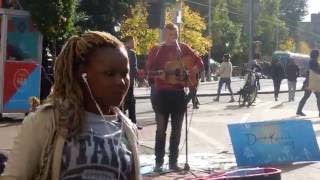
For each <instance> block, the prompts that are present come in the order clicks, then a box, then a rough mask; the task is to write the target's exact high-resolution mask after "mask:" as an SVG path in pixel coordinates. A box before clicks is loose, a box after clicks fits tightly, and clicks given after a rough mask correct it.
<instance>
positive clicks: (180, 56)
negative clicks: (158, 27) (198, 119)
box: [176, 41, 191, 171]
mask: <svg viewBox="0 0 320 180" xmlns="http://www.w3.org/2000/svg"><path fill="white" fill-rule="evenodd" d="M176 45H177V50H178V61H179V62H180V65H181V67H182V71H183V75H185V76H186V78H187V81H188V82H189V83H190V84H191V80H190V76H189V74H188V72H187V70H186V67H185V66H184V64H183V62H182V60H181V58H182V51H181V48H180V45H179V42H178V41H176ZM185 113H186V114H185V120H186V123H185V133H186V162H185V164H184V170H185V171H189V170H190V165H189V159H188V154H189V151H188V150H189V149H188V103H186V107H185Z"/></svg>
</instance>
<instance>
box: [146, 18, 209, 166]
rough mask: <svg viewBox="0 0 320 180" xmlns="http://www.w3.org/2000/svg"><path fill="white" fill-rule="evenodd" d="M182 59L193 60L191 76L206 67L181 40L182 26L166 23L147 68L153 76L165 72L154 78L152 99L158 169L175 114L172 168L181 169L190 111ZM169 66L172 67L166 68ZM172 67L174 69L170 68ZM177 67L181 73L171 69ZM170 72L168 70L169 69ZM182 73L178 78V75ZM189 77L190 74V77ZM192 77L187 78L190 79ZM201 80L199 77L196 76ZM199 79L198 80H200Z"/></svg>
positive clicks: (149, 58)
mask: <svg viewBox="0 0 320 180" xmlns="http://www.w3.org/2000/svg"><path fill="white" fill-rule="evenodd" d="M181 62H189V63H190V64H191V65H192V66H191V67H189V68H190V69H187V70H188V72H189V77H191V76H192V77H193V75H197V74H198V73H200V72H201V71H202V69H203V63H202V60H201V58H200V57H199V56H198V55H197V54H196V53H195V52H194V50H192V49H191V48H190V47H189V46H188V45H187V44H184V43H180V42H178V27H177V26H176V25H175V24H172V23H169V24H166V25H165V27H164V42H162V43H161V44H159V45H156V46H154V47H152V48H151V50H150V51H149V54H148V60H147V64H146V67H147V68H146V69H147V71H148V75H149V77H151V74H152V73H153V72H155V73H158V72H162V75H163V76H161V75H159V76H155V77H153V78H152V80H153V82H154V83H153V85H151V102H152V106H153V109H154V111H155V120H156V123H157V124H156V126H157V130H156V140H155V157H156V159H155V168H154V171H156V172H159V171H162V168H163V163H164V155H165V145H166V131H167V125H168V123H169V117H171V135H170V145H169V149H170V153H169V169H171V170H173V171H179V170H181V168H180V167H179V166H178V156H179V143H180V137H181V129H182V123H183V117H184V113H185V111H186V106H187V104H186V94H185V92H184V87H185V85H184V83H182V84H181V79H185V76H183V77H180V76H179V75H180V74H181V73H180V72H182V74H186V72H184V71H185V70H186V69H185V67H184V66H182V65H181V64H182V63H181ZM166 68H169V70H168V69H166ZM170 68H172V69H174V70H172V69H171V70H170ZM170 71H174V72H177V73H173V74H172V73H170ZM167 72H168V73H167ZM177 75H178V78H177ZM187 78H188V77H187ZM189 80H190V81H191V78H190V79H188V80H187V82H188V83H189ZM195 80H196V81H198V79H195ZM196 83H197V82H196Z"/></svg>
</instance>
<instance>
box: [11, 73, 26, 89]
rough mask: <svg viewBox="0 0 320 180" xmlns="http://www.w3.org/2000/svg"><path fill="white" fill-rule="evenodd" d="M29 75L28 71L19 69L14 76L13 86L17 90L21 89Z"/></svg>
mask: <svg viewBox="0 0 320 180" xmlns="http://www.w3.org/2000/svg"><path fill="white" fill-rule="evenodd" d="M28 75H29V72H28V70H26V69H18V70H17V71H16V72H15V73H14V76H13V86H14V88H15V89H18V88H20V87H21V86H23V85H24V83H25V82H26V80H27V77H28Z"/></svg>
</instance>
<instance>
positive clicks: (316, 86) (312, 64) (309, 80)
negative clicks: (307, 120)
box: [297, 50, 320, 117]
mask: <svg viewBox="0 0 320 180" xmlns="http://www.w3.org/2000/svg"><path fill="white" fill-rule="evenodd" d="M318 58H319V50H312V51H311V53H310V61H309V70H308V72H307V76H306V79H305V81H304V83H303V89H304V95H303V97H302V99H301V100H300V102H299V106H298V110H297V115H300V116H305V115H306V114H305V113H303V111H302V110H303V107H304V105H305V103H306V101H307V100H308V99H309V97H310V95H311V93H312V92H313V93H314V94H315V96H316V98H317V106H318V111H319V117H320V65H319V62H318Z"/></svg>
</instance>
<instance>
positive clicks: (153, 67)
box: [151, 44, 165, 70]
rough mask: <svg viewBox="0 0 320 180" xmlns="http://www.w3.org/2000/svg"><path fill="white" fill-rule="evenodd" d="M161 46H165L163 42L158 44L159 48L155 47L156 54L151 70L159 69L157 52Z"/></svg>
mask: <svg viewBox="0 0 320 180" xmlns="http://www.w3.org/2000/svg"><path fill="white" fill-rule="evenodd" d="M163 46H165V45H164V44H160V45H159V48H158V49H157V53H156V56H155V63H154V65H153V66H152V68H151V69H152V70H159V68H160V67H159V66H160V64H159V60H158V59H159V57H158V56H159V53H160V50H161V49H162V48H163Z"/></svg>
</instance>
